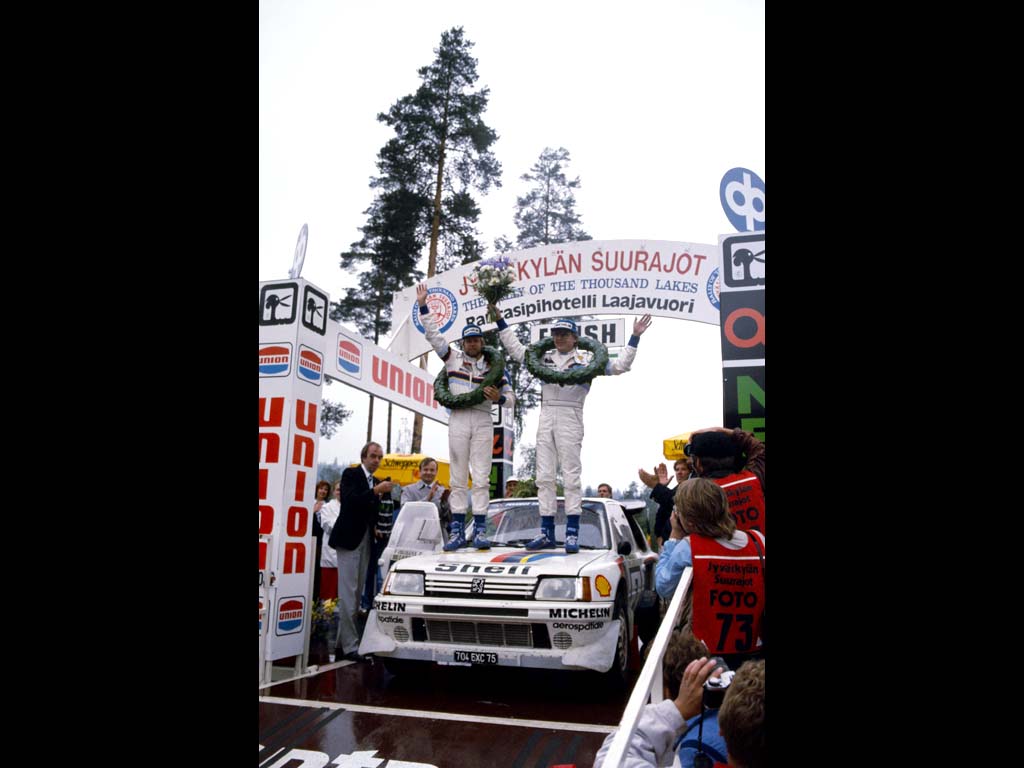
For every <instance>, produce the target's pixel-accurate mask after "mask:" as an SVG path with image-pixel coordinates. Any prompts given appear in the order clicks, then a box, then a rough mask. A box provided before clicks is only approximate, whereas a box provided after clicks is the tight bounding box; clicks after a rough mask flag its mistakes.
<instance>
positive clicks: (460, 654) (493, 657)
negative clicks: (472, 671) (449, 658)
mask: <svg viewBox="0 0 1024 768" xmlns="http://www.w3.org/2000/svg"><path fill="white" fill-rule="evenodd" d="M455 661H457V662H459V663H461V664H481V665H484V666H494V665H495V664H497V663H498V654H496V653H490V652H488V651H455Z"/></svg>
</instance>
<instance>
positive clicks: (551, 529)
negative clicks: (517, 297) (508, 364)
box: [490, 304, 651, 554]
mask: <svg viewBox="0 0 1024 768" xmlns="http://www.w3.org/2000/svg"><path fill="white" fill-rule="evenodd" d="M490 308H491V310H492V311H493V312H494V314H495V316H496V317H497V318H498V331H499V336H500V337H501V343H502V344H504V345H505V349H507V350H508V353H509V354H510V355H511V356H512V358H513V359H514V360H516V361H517V362H520V363H522V362H524V360H525V358H526V347H524V346H523V345H522V343H520V341H519V339H517V338H516V335H515V333H514V332H513V331H512V329H511V328H509V327H508V324H507V323H506V322H505V320H504V318H503V317H502V316H501V311H500V310H498V308H497V307H496V306H494V305H493V304H491V305H490ZM650 325H651V316H650V315H644V316H643V317H642V318H640V319H639V320H635V321H634V322H633V335H632V336H630V338H629V344H628V345H627V346H626V348H625V349H624V350H623V351H622V355H621V357H619V359H618V360H616V361H615V362H609V363H608V365H607V366H605V370H604V374H605V375H606V376H617V375H618V374H620V373H625V372H626V371H628V370H629V369H630V366H632V364H633V358H634V357H636V348H637V345H638V344H639V343H640V336H642V335H643V333H644V331H646V330H647V329H648V328H649V327H650ZM551 335H552V336H553V337H554V341H555V348H554V349H553V350H551V351H550V352H548V353H546V354H545V355H544V357H543V359H542V361H541V362H542V364H543V365H544V366H545V367H546V368H551V369H553V370H555V371H568V370H569V369H571V368H581V367H586V366H587V365H588V364H589V363H590V362H591V360H592V359H593V355H592V354H591V353H590V352H586V351H584V350H581V349H578V348H577V347H576V342H577V341H578V340H579V329H578V328H577V327H576V323H574V322H573V321H572V320H559V321H557V322H556V323H555V324H554V325H553V326H552V328H551ZM540 391H541V406H540V422H539V423H538V424H537V497H538V499H539V500H540V516H541V517H540V520H541V522H540V536H538V537H537V538H535V539H533V541H531V542H529V543H528V544H527V545H526V548H527V549H530V550H534V549H552V548H554V546H555V508H556V506H557V497H556V492H555V474H556V471H557V469H558V467H559V466H561V468H562V485H563V487H564V488H565V551H566V554H572V553H573V552H579V551H580V546H579V532H580V510H581V507H582V499H583V487H582V484H581V481H580V476H581V475H582V473H583V465H582V464H581V463H580V451H581V450H582V449H583V402H584V401H585V400H586V399H587V394H589V392H590V384H589V383H587V384H570V385H568V386H566V385H562V384H548V383H544V384H543V385H542V386H541V390H540Z"/></svg>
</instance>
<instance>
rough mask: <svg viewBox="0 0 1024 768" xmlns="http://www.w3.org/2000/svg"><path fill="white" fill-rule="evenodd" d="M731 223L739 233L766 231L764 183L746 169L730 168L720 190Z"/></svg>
mask: <svg viewBox="0 0 1024 768" xmlns="http://www.w3.org/2000/svg"><path fill="white" fill-rule="evenodd" d="M718 197H719V199H720V200H721V201H722V210H723V211H725V215H726V218H728V219H729V223H730V224H732V225H733V227H735V228H736V231H737V232H763V231H764V182H763V181H762V180H761V177H760V176H758V175H757V174H756V173H754V172H753V171H750V170H747V169H746V168H730V169H729V170H728V171H726V172H725V175H724V176H722V183H721V184H720V185H719V188H718Z"/></svg>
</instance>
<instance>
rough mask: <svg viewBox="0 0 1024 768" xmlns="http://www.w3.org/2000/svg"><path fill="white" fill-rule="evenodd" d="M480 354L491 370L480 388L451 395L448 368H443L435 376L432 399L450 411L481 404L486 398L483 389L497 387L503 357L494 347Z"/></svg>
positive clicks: (501, 370)
mask: <svg viewBox="0 0 1024 768" xmlns="http://www.w3.org/2000/svg"><path fill="white" fill-rule="evenodd" d="M482 354H483V356H484V359H485V360H486V361H487V364H488V365H490V366H491V370H489V371H488V372H487V373H486V374H485V375H484V380H483V381H481V382H480V386H478V387H477V388H476V389H474V390H473V391H472V392H465V393H463V394H461V395H453V394H452V392H451V390H450V389H448V367H447V366H445V367H444V368H442V369H441V372H440V373H438V374H437V378H436V379H434V399H435V400H437V402H439V403H440V404H441V405H443V406H444V407H445V408H452V409H455V408H469V407H471V406H474V405H479V404H480V403H482V402H483V401H484V399H485V398H486V395H484V387H495V386H497V384H498V382H499V381H501V377H502V376H503V375H504V373H505V356H504V355H503V354H501V350H499V349H495V348H494V347H484V350H483V353H482Z"/></svg>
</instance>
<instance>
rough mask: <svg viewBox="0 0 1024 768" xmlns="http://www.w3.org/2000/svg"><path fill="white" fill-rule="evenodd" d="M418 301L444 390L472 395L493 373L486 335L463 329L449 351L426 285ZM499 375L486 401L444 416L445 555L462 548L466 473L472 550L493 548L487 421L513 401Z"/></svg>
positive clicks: (419, 290) (490, 444) (490, 431)
mask: <svg viewBox="0 0 1024 768" xmlns="http://www.w3.org/2000/svg"><path fill="white" fill-rule="evenodd" d="M416 301H417V302H418V303H419V306H420V321H421V322H422V323H423V329H424V333H425V335H426V337H427V341H429V342H430V346H432V347H433V348H434V351H435V352H437V354H438V356H439V357H440V358H441V359H442V360H444V364H445V368H446V369H447V370H448V389H449V390H450V391H451V393H452V394H453V395H462V394H466V393H468V392H472V391H473V390H475V389H476V388H477V387H479V386H480V384H481V383H482V382H483V380H484V378H485V377H486V375H487V373H488V372H489V371H490V370H491V368H490V365H488V363H487V359H486V358H485V357H484V355H483V349H484V335H483V332H481V330H480V328H479V327H478V326H475V325H467V326H466V327H465V328H463V330H462V349H461V350H459V349H455V348H452V347H451V346H449V344H448V342H447V341H446V340H445V338H444V336H442V335H441V334H440V333H438V330H437V324H436V323H435V322H434V317H433V315H432V314H431V313H430V310H429V309H428V307H427V284H426V283H420V284H419V285H417V286H416ZM502 373H503V375H502V377H501V379H500V380H499V381H498V387H500V388H501V391H499V390H498V388H497V387H484V390H483V391H484V401H483V402H482V403H479V404H477V405H472V406H469V407H468V408H453V409H452V412H451V416H449V417H448V453H449V457H450V459H451V484H452V492H451V497H450V498H449V504H450V505H451V510H452V532H451V535H450V537H449V539H448V543H447V544H445V545H444V551H445V552H454V551H455V550H456V549H459V548H460V547H464V546H466V537H465V532H464V529H463V526H464V523H465V519H466V504H467V502H468V500H469V482H468V480H469V472H472V474H473V528H474V531H475V533H476V537H475V538H474V539H473V546H475V547H476V548H477V549H490V548H491V543H490V542H489V541H488V540H487V538H486V537H485V536H484V531H485V530H486V522H487V504H488V502H489V501H490V487H491V451H492V448H493V446H494V422H493V421H492V419H491V403H497V404H498V405H501V406H504V407H505V408H512V407H513V406H514V405H515V402H516V398H515V395H514V394H512V388H511V387H510V386H509V385H508V376H507V375H504V372H502Z"/></svg>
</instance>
